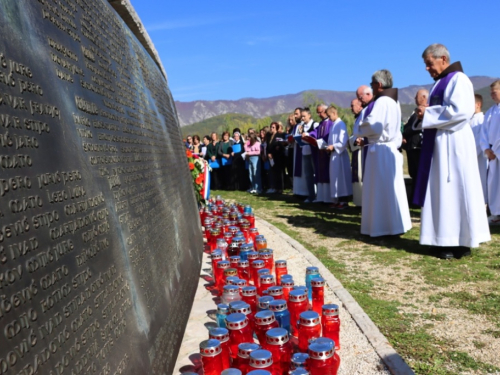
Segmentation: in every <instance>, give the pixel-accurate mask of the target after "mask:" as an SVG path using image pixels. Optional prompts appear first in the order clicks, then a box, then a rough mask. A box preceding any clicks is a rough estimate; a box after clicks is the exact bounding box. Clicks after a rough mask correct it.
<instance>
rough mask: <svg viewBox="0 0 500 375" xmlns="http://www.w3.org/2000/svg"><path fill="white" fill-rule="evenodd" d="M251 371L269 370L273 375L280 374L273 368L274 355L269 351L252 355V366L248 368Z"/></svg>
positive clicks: (260, 350)
mask: <svg viewBox="0 0 500 375" xmlns="http://www.w3.org/2000/svg"><path fill="white" fill-rule="evenodd" d="M248 369H249V370H250V371H253V370H267V371H270V372H271V374H272V375H281V374H278V373H277V372H276V371H275V369H274V367H273V355H272V353H271V352H270V351H269V350H264V349H259V350H255V351H253V352H251V353H250V364H249V366H248Z"/></svg>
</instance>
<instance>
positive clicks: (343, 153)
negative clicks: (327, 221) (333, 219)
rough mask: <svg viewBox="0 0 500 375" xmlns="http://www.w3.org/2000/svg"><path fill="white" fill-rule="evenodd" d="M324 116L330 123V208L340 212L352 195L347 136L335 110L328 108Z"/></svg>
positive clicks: (343, 124)
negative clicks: (331, 202)
mask: <svg viewBox="0 0 500 375" xmlns="http://www.w3.org/2000/svg"><path fill="white" fill-rule="evenodd" d="M326 114H327V116H328V118H329V120H330V121H331V123H332V125H331V127H330V133H329V135H328V147H327V148H326V150H327V151H328V153H329V155H330V157H329V159H330V169H329V173H330V196H331V197H332V200H333V204H332V206H331V207H332V208H336V209H340V210H342V209H344V208H346V207H347V205H348V203H347V201H348V199H349V196H351V195H352V182H351V167H350V165H349V154H348V153H347V145H348V142H349V136H348V134H347V126H346V124H345V123H344V121H342V120H341V119H340V118H339V114H338V111H337V108H335V107H334V106H331V107H329V108H328V109H327V110H326Z"/></svg>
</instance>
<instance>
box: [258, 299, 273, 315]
mask: <svg viewBox="0 0 500 375" xmlns="http://www.w3.org/2000/svg"><path fill="white" fill-rule="evenodd" d="M271 301H274V298H273V297H271V296H262V297H259V298H258V299H257V310H259V311H264V310H269V303H270V302H271Z"/></svg>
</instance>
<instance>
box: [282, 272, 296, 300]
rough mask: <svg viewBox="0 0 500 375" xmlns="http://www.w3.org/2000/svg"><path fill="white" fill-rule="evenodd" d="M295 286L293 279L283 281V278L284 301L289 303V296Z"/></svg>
mask: <svg viewBox="0 0 500 375" xmlns="http://www.w3.org/2000/svg"><path fill="white" fill-rule="evenodd" d="M294 285H295V283H294V281H293V279H291V278H288V279H283V278H281V287H282V288H283V299H284V300H286V301H287V302H288V296H289V294H290V292H291V290H292V288H293V286H294Z"/></svg>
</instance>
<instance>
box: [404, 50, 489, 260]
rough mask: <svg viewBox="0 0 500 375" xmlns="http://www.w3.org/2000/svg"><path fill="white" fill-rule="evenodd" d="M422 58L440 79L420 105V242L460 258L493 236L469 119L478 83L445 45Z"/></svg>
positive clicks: (417, 197)
mask: <svg viewBox="0 0 500 375" xmlns="http://www.w3.org/2000/svg"><path fill="white" fill-rule="evenodd" d="M422 58H423V59H424V63H425V66H426V70H427V71H428V72H429V74H430V75H431V77H432V78H434V80H435V81H436V82H435V84H434V86H433V87H432V89H431V91H430V95H429V102H428V104H427V106H419V107H418V114H419V116H420V117H421V118H422V128H423V129H424V139H423V142H422V152H421V154H420V165H419V171H418V177H417V187H416V189H415V196H414V200H413V202H414V203H415V204H418V205H420V206H422V215H421V227H420V243H421V244H422V245H431V246H432V248H431V249H432V250H433V253H434V254H435V255H436V256H437V257H438V258H442V259H449V258H453V257H455V258H461V257H463V256H467V255H470V248H471V247H478V246H479V244H480V243H481V242H485V241H489V240H490V239H491V237H490V231H489V227H488V220H487V218H486V211H485V209H484V198H483V194H482V188H481V182H480V179H479V170H478V167H477V157H476V151H475V147H474V143H472V142H471V140H472V139H473V137H474V135H473V134H472V130H471V128H470V125H469V123H470V119H471V117H472V115H473V114H474V89H473V87H472V83H471V81H470V80H469V78H468V77H467V76H466V75H465V74H464V73H463V72H462V66H461V64H460V62H456V63H453V64H451V65H450V54H449V52H448V49H447V48H446V47H445V46H444V45H442V44H432V45H430V46H429V47H427V48H426V49H425V51H424V53H423V54H422Z"/></svg>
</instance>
